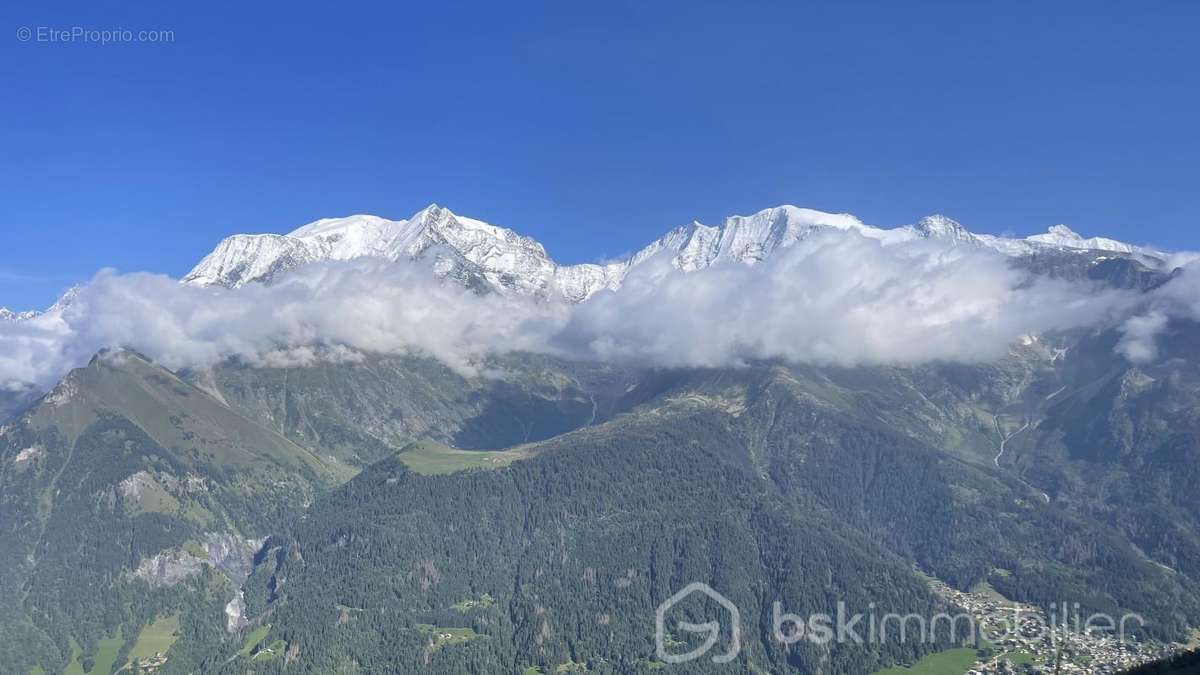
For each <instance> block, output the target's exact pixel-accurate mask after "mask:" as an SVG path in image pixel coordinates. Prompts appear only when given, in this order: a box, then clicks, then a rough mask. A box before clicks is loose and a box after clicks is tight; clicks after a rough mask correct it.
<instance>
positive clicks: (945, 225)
mask: <svg viewBox="0 0 1200 675" xmlns="http://www.w3.org/2000/svg"><path fill="white" fill-rule="evenodd" d="M913 229H914V230H916V232H917V234H919V235H921V236H922V237H925V238H927V239H946V240H950V241H972V240H974V238H975V235H973V234H971V233H970V232H969V231H967V228H965V227H963V226H962V224H961V223H959V222H958V221H957V220H954V219H953V218H950V217H948V216H943V215H942V214H940V213H935V214H933V215H929V216H925V217H924V218H922V219H920V220H918V221H917V223H916V225H914V226H913Z"/></svg>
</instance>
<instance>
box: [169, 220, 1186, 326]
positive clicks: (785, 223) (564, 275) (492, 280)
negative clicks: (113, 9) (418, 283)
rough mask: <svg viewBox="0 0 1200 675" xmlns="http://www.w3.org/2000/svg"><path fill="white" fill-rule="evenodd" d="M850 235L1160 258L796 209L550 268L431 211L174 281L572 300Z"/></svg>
mask: <svg viewBox="0 0 1200 675" xmlns="http://www.w3.org/2000/svg"><path fill="white" fill-rule="evenodd" d="M829 229H833V230H852V231H855V232H858V233H860V234H862V235H863V236H866V237H871V238H874V239H878V240H880V241H881V242H883V243H884V244H894V243H899V242H904V241H912V240H916V239H935V240H940V241H944V242H950V243H953V244H954V245H964V246H977V247H981V248H990V249H994V250H996V251H999V252H1000V253H1003V254H1005V255H1008V256H1014V257H1015V256H1025V255H1031V254H1035V253H1039V252H1047V251H1059V252H1071V251H1107V252H1114V253H1119V254H1124V255H1129V256H1132V257H1136V258H1138V259H1139V260H1141V261H1143V262H1148V263H1149V264H1151V265H1152V266H1158V265H1161V259H1162V258H1163V257H1164V254H1162V253H1160V252H1158V251H1154V250H1151V249H1146V248H1141V247H1137V246H1132V245H1129V244H1125V243H1122V242H1118V241H1114V240H1111V239H1105V238H1102V237H1094V238H1090V239H1085V238H1083V237H1081V236H1080V235H1078V234H1076V233H1075V232H1073V231H1071V230H1070V229H1069V228H1067V227H1066V226H1065V225H1055V226H1053V227H1051V228H1050V230H1049V232H1047V233H1046V234H1039V235H1034V236H1031V237H1027V238H1024V239H1011V238H1005V237H998V236H994V235H986V234H974V233H971V232H969V231H968V230H967V229H966V228H964V227H963V226H962V225H960V224H959V223H957V222H955V221H954V220H952V219H950V218H947V217H946V216H941V215H934V216H928V217H925V218H922V219H921V220H920V221H918V222H917V223H915V224H913V225H906V226H903V227H898V228H893V229H882V228H877V227H872V226H870V225H866V224H864V223H863V222H862V221H860V220H859V219H857V218H855V217H854V216H852V215H849V214H844V213H840V214H835V213H825V212H823V211H816V210H813V209H804V208H798V207H795V206H779V207H775V208H771V209H765V210H763V211H759V212H758V213H755V214H753V215H749V216H732V217H730V218H727V219H725V222H724V223H723V224H721V225H719V226H710V225H704V224H702V223H699V222H693V223H691V224H688V225H683V226H680V227H677V228H675V229H673V230H671V231H670V232H668V233H667V234H666V235H664V236H663V237H661V238H660V239H658V240H656V241H654V242H652V243H650V244H649V245H648V246H646V247H645V248H643V249H642V250H640V251H638V252H637V253H635V254H634V255H632V256H630V257H628V258H626V259H624V260H621V261H617V262H612V263H607V264H581V265H559V264H557V263H555V262H554V260H552V259H551V258H550V256H549V255H547V253H546V249H545V248H543V247H542V245H541V244H540V243H538V242H537V241H535V240H534V239H532V238H530V237H525V236H522V235H520V234H517V233H516V232H514V231H512V230H509V229H506V228H503V227H498V226H495V225H491V224H488V223H485V222H483V221H480V220H475V219H473V218H467V217H464V216H460V215H457V214H455V213H453V212H451V211H450V210H449V209H446V208H442V207H439V206H437V205H436V204H434V205H430V206H428V207H426V208H424V209H422V210H421V211H419V212H417V213H416V214H414V215H413V216H412V217H411V218H408V219H405V220H387V219H385V218H380V217H378V216H369V215H355V216H350V217H347V218H326V219H322V220H318V221H316V222H313V223H309V224H308V225H305V226H303V227H301V228H299V229H297V230H294V231H293V232H290V233H288V234H284V235H280V234H257V235H253V234H238V235H234V236H231V237H229V238H227V239H225V240H224V241H222V242H221V243H220V244H219V245H218V246H217V248H216V249H215V250H214V251H213V252H212V253H210V254H209V255H208V256H206V257H205V258H204V259H203V260H201V261H200V264H198V265H197V266H196V267H195V269H193V270H192V271H191V272H190V273H188V274H187V276H185V277H184V279H183V281H184V282H185V283H188V284H193V285H200V286H211V285H219V286H226V287H230V288H236V287H239V286H242V285H244V284H247V283H250V282H269V281H271V280H272V279H273V278H275V277H276V276H277V275H279V274H281V273H283V272H285V271H287V270H289V269H292V268H294V267H296V266H298V265H302V264H305V263H309V262H314V261H320V260H350V259H354V258H361V257H379V258H384V259H387V260H392V261H397V262H399V261H405V260H413V259H419V258H423V257H425V256H429V255H432V256H433V257H434V260H435V263H436V264H435V269H437V270H438V272H439V273H440V274H443V275H446V276H451V277H454V278H457V279H459V280H461V281H462V282H463V283H467V284H469V285H474V284H480V285H482V286H486V287H488V288H491V289H494V290H497V291H499V292H503V293H514V294H520V295H534V296H538V297H550V296H556V295H557V296H561V297H563V298H565V299H567V300H569V301H571V302H580V301H582V300H585V299H587V298H588V297H590V296H591V295H593V294H595V293H596V292H598V291H600V290H603V289H614V290H615V289H616V288H618V287H619V286H620V285H621V282H622V280H623V279H624V278H625V276H626V274H628V272H629V270H630V269H632V268H633V267H635V266H637V265H639V264H641V263H642V262H644V261H646V260H647V259H649V258H650V257H651V256H654V255H655V254H658V253H663V252H666V253H668V254H670V255H671V257H672V262H673V264H674V265H675V266H676V267H678V268H680V269H682V270H684V271H689V272H690V271H695V270H700V269H704V268H706V267H709V266H710V265H713V264H715V263H718V262H722V261H735V262H740V263H745V264H754V263H756V262H759V261H762V260H764V259H766V258H767V257H769V256H770V255H771V254H772V253H773V252H775V251H776V250H778V249H780V248H785V247H788V246H791V245H793V244H795V243H796V242H798V241H801V240H803V239H804V238H806V237H808V236H810V235H811V234H813V233H814V232H818V231H822V230H829Z"/></svg>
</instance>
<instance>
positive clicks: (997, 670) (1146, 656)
mask: <svg viewBox="0 0 1200 675" xmlns="http://www.w3.org/2000/svg"><path fill="white" fill-rule="evenodd" d="M932 586H933V589H934V591H935V592H936V593H937V594H938V595H940V596H942V597H943V598H945V599H946V600H948V601H949V602H951V603H952V604H954V605H957V606H958V607H961V608H962V609H963V610H965V611H966V612H967V613H968V614H969V615H970V616H971V617H972V618H973V619H974V622H975V626H976V629H977V630H978V632H979V633H980V634H981V635H980V638H981V640H980V645H979V649H978V650H977V660H976V662H975V664H974V665H973V666H971V667H970V668H969V669H968V670H967V671H966V675H1017V674H1041V673H1045V674H1055V675H1114V674H1116V673H1120V672H1123V671H1125V670H1127V669H1129V668H1132V667H1134V666H1138V665H1141V664H1143V663H1147V662H1150V661H1154V660H1158V659H1161V658H1164V657H1168V656H1170V655H1172V654H1174V653H1177V652H1179V651H1182V650H1184V649H1186V648H1187V647H1188V646H1187V645H1183V644H1174V643H1162V642H1154V641H1148V640H1141V639H1138V637H1137V636H1135V635H1132V634H1130V633H1129V632H1128V631H1136V630H1137V628H1138V620H1139V617H1137V616H1136V615H1129V616H1126V617H1116V618H1111V619H1110V618H1109V617H1103V618H1094V617H1089V616H1088V615H1087V614H1086V613H1084V612H1082V611H1081V610H1079V609H1078V608H1077V607H1071V606H1069V605H1066V606H1060V607H1058V608H1057V609H1050V610H1046V609H1043V608H1039V607H1035V606H1033V605H1027V604H1022V603H1017V602H1012V601H1010V600H1007V599H1005V598H1004V597H1003V596H1001V595H1000V594H999V593H996V592H995V591H994V590H993V589H991V588H990V587H989V586H987V585H983V586H980V587H977V588H975V589H972V590H971V591H970V592H963V591H959V590H956V589H953V588H950V587H949V586H947V585H945V584H943V583H941V582H938V581H933V582H932ZM1122 618H1123V619H1125V626H1124V629H1125V631H1127V632H1124V633H1123V631H1122V626H1121V625H1120V622H1121V620H1122ZM1089 619H1092V621H1091V623H1089Z"/></svg>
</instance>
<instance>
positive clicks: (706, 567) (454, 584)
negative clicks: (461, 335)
mask: <svg viewBox="0 0 1200 675" xmlns="http://www.w3.org/2000/svg"><path fill="white" fill-rule="evenodd" d="M829 233H833V234H838V233H848V234H850V235H852V236H856V237H862V238H865V239H867V240H869V241H871V242H878V243H879V245H881V246H883V247H891V246H907V245H912V244H914V243H916V244H922V243H924V242H928V243H929V245H930V246H936V247H938V250H944V251H958V252H962V251H979V252H982V253H984V254H986V255H989V256H994V257H999V258H1000V259H1002V260H1003V261H1004V265H1005V266H1006V268H1007V269H1010V270H1013V271H1014V273H1015V274H1017V275H1018V276H1019V278H1020V279H1021V281H1022V283H1035V282H1038V281H1039V280H1055V281H1058V282H1062V283H1064V284H1071V285H1072V286H1073V287H1081V288H1087V289H1093V290H1094V292H1095V293H1102V292H1115V293H1119V294H1121V295H1122V297H1128V298H1131V300H1130V301H1129V303H1130V307H1133V306H1139V307H1140V305H1138V302H1139V298H1149V297H1152V295H1153V294H1155V293H1160V292H1163V291H1164V290H1167V289H1171V288H1174V287H1176V285H1177V284H1180V283H1183V282H1185V281H1190V278H1189V277H1190V275H1192V274H1197V273H1200V271H1197V270H1195V269H1193V268H1191V267H1188V266H1187V265H1184V264H1183V262H1184V258H1182V257H1180V256H1178V255H1176V254H1172V253H1169V252H1164V251H1158V250H1155V249H1153V248H1147V247H1139V246H1133V245H1128V244H1124V243H1121V242H1117V241H1113V240H1110V239H1104V238H1083V237H1081V236H1079V235H1077V234H1075V233H1074V232H1072V231H1071V230H1070V229H1068V228H1066V227H1065V226H1061V225H1060V226H1055V227H1052V228H1050V230H1049V231H1048V232H1047V233H1046V234H1041V235H1035V236H1031V237H1028V238H1019V239H1018V238H1004V237H998V236H992V235H985V234H976V233H972V232H969V231H968V230H967V229H965V228H964V227H962V226H961V225H959V224H958V223H956V222H954V221H953V220H951V219H949V218H946V217H944V216H931V217H927V218H924V219H922V220H920V221H919V222H917V223H916V224H913V225H908V226H904V227H899V228H895V229H880V228H875V227H872V226H869V225H866V224H864V223H862V222H860V221H859V220H858V219H856V218H854V217H853V216H849V215H845V214H829V213H823V212H820V211H814V210H809V209H802V208H796V207H791V206H782V207H777V208H772V209H768V210H765V211H761V212H758V213H755V214H753V215H751V216H744V217H743V216H738V217H732V218H729V219H727V220H725V221H724V222H723V223H722V224H720V225H717V226H708V225H703V224H700V223H692V224H690V225H685V226H682V227H678V228H676V229H673V230H671V231H669V232H668V233H667V234H666V235H664V236H663V237H662V238H660V239H658V240H656V241H654V242H652V243H651V244H649V245H648V246H646V247H645V248H643V249H641V250H640V251H638V252H636V253H634V254H632V255H630V256H628V257H626V258H623V259H621V260H618V261H614V262H607V263H603V264H577V265H560V264H557V263H556V262H554V260H553V259H551V257H550V256H549V255H548V254H547V253H546V251H545V249H544V248H543V247H542V246H541V244H539V243H538V242H536V241H534V240H533V239H531V238H528V237H525V236H522V235H520V234H517V233H516V232H514V231H512V230H508V229H505V228H501V227H497V226H494V225H490V224H487V223H484V222H482V221H479V220H475V219H471V218H466V217H462V216H458V215H455V214H454V213H452V212H451V211H449V210H447V209H445V208H442V207H438V206H429V207H427V208H425V209H423V210H421V211H420V212H418V213H416V214H415V215H413V216H412V217H410V218H408V219H404V220H387V219H384V218H379V217H375V216H365V215H356V216H350V217H347V218H336V219H325V220H318V221H316V222H313V223H310V224H308V225H305V226H303V227H301V228H299V229H297V230H295V231H293V232H291V233H289V234H286V235H279V234H239V235H234V236H231V237H229V238H227V239H225V240H224V241H222V242H220V243H219V244H217V246H216V248H215V249H214V250H213V251H212V252H211V253H210V254H208V255H207V256H205V257H204V258H203V259H202V260H201V261H200V262H199V264H197V265H196V267H195V268H194V269H193V270H192V271H191V272H189V273H188V274H187V275H185V276H184V277H183V278H182V279H181V281H180V283H182V284H184V285H186V286H188V287H192V288H197V289H201V290H204V292H213V293H227V294H228V293H232V294H237V293H247V292H252V290H253V289H255V288H260V287H271V286H272V285H277V284H280V283H281V282H283V281H284V280H286V279H288V278H290V276H291V275H295V274H298V273H302V272H303V270H305V269H313V266H319V265H322V264H326V263H331V262H333V263H336V262H338V261H354V260H358V259H374V260H376V261H379V260H382V261H384V262H385V263H386V264H387V265H394V266H397V267H412V266H421V268H422V269H426V268H427V269H428V270H430V271H431V273H432V274H433V276H434V277H435V281H434V282H433V283H437V284H446V285H456V286H462V287H465V288H467V289H469V290H470V293H471V294H472V295H473V296H474V295H478V296H481V297H490V296H497V297H501V298H520V299H522V302H529V303H535V304H536V303H543V304H547V305H549V304H562V305H565V306H569V307H578V306H585V305H586V304H587V303H592V302H598V301H602V300H603V299H604V298H609V297H613V296H614V295H615V294H619V293H622V292H623V290H622V289H623V286H624V285H625V284H626V283H627V282H629V280H630V279H631V278H633V277H632V276H631V275H635V274H637V272H638V270H639V269H644V266H647V265H650V264H653V262H654V261H658V262H661V261H664V260H666V261H668V262H669V263H670V266H671V267H672V268H673V269H676V270H679V271H680V273H682V274H685V275H688V276H685V278H694V279H697V280H699V279H701V278H704V277H703V276H702V275H705V274H707V273H709V271H713V270H716V271H719V270H721V269H728V268H735V269H742V267H744V266H749V267H754V266H758V265H762V264H764V263H766V262H768V261H770V260H771V259H773V258H774V257H775V256H779V255H782V254H783V253H784V252H786V251H788V250H789V249H792V248H793V247H796V246H799V245H802V243H803V242H806V241H809V240H811V239H812V238H814V237H820V236H825V235H827V234H829ZM639 283H642V280H639ZM78 297H84V292H83V291H80V295H79V296H78ZM79 302H83V300H78V299H77V296H76V294H74V293H68V294H67V295H66V296H64V298H63V299H62V300H60V301H59V303H57V304H56V305H55V306H54V307H52V308H50V309H48V310H46V311H45V312H25V313H20V314H18V313H15V312H10V311H8V310H0V322H4V323H6V324H8V325H9V326H21V325H28V326H34V325H35V323H36V322H45V323H46V325H51V324H52V323H53V322H55V321H60V320H62V321H65V320H67V319H69V318H70V314H71V312H72V311H75V310H77V309H78V307H77V303H79ZM1133 312H1134V310H1133V309H1129V310H1127V311H1126V310H1122V311H1121V312H1118V313H1117V314H1114V315H1113V316H1112V317H1109V318H1106V319H1105V320H1102V321H1098V322H1096V323H1094V324H1091V325H1086V326H1071V327H1063V328H1058V329H1054V330H1046V331H1042V332H1037V333H1031V334H1026V335H1022V336H1021V337H1020V339H1018V340H1015V341H1014V342H1013V343H1012V344H1011V345H1009V347H1008V349H1007V353H1004V354H1002V355H1000V356H999V357H997V358H989V359H949V358H947V359H925V360H911V361H905V360H896V361H894V362H869V363H853V364H852V363H831V362H828V361H807V360H805V359H791V358H747V359H744V360H742V361H741V362H739V363H736V364H729V363H717V364H703V363H694V364H688V365H678V364H674V365H671V366H669V367H668V366H666V365H662V364H657V363H655V362H653V360H647V359H636V358H633V359H622V358H610V359H598V358H584V357H583V356H580V355H576V354H572V353H570V352H568V351H564V350H536V349H528V350H526V349H514V350H494V351H488V352H486V353H483V354H482V355H481V356H480V357H479V360H478V363H475V364H474V367H472V368H470V369H464V368H462V367H459V366H458V365H457V364H454V363H447V362H446V361H445V360H444V359H439V358H437V356H435V355H434V354H431V353H427V352H426V351H422V350H420V349H413V350H404V351H384V350H379V351H372V350H366V349H361V348H355V349H350V348H346V347H344V346H339V345H331V344H325V345H322V349H323V350H324V351H322V350H317V351H316V352H315V354H316V355H315V356H314V357H313V358H307V359H302V360H293V361H289V362H280V361H270V360H253V359H247V358H244V357H241V356H237V355H229V356H222V357H221V358H218V359H214V360H209V361H207V362H197V363H189V364H185V365H183V366H179V365H178V364H174V365H173V366H172V367H170V368H168V367H167V366H166V365H164V362H163V360H162V359H157V358H154V357H152V356H150V355H147V354H146V353H144V351H143V350H139V349H137V348H136V347H134V346H132V345H131V344H110V345H106V347H105V348H104V349H101V350H99V351H97V352H96V353H94V354H89V355H88V357H89V358H90V360H89V359H83V360H81V361H80V362H79V363H76V364H72V365H74V366H76V367H74V368H73V369H70V370H69V372H67V374H66V375H65V376H63V377H62V378H61V379H60V380H59V381H57V383H56V384H54V385H53V386H50V387H47V386H42V385H39V384H38V383H34V382H30V383H24V384H20V383H13V384H10V385H8V386H6V387H5V388H3V389H0V594H2V597H3V598H4V601H3V602H0V635H2V636H3V637H4V639H2V640H0V672H2V673H14V674H26V673H69V674H71V675H79V674H81V673H86V674H88V675H97V674H99V675H112V674H113V673H117V672H128V673H151V672H153V673H162V674H164V675H166V674H171V673H206V674H207V673H228V674H247V673H256V674H257V673H453V674H458V673H524V674H526V675H529V674H532V673H542V674H544V675H548V674H550V673H576V672H578V673H585V672H586V673H641V672H650V671H660V670H661V671H666V672H680V673H705V672H712V673H717V672H743V673H821V674H823V675H824V674H830V675H831V674H835V673H836V674H847V675H863V674H866V673H878V672H886V673H888V674H889V675H891V674H893V673H904V672H939V673H941V672H956V673H965V672H967V671H968V669H973V672H979V673H1001V672H1047V673H1049V672H1061V673H1115V672H1120V671H1121V670H1123V669H1124V668H1127V667H1132V666H1135V665H1137V664H1140V663H1142V662H1145V661H1149V660H1151V659H1154V658H1157V657H1160V656H1163V655H1166V654H1168V653H1171V652H1173V651H1177V650H1181V649H1183V648H1184V645H1186V644H1187V643H1189V642H1190V641H1191V640H1193V639H1194V636H1195V633H1194V630H1195V629H1196V628H1197V627H1198V626H1200V323H1197V322H1196V321H1194V320H1193V319H1191V318H1188V317H1186V316H1174V315H1172V316H1166V315H1154V316H1161V321H1162V324H1163V325H1161V326H1158V329H1159V330H1158V341H1157V346H1156V350H1155V351H1154V353H1153V354H1143V355H1140V356H1139V355H1135V354H1133V353H1131V352H1130V350H1129V349H1126V348H1123V347H1122V345H1124V344H1126V343H1127V341H1128V338H1129V330H1130V329H1129V323H1128V321H1129V320H1130V318H1131V316H1132V315H1133ZM63 317H66V318H65V319H64V318H63ZM712 321H713V322H720V321H722V317H720V316H716V317H713V318H712ZM14 330H15V329H14ZM0 361H3V356H0ZM693 582H703V583H705V584H708V585H709V586H711V587H712V588H714V589H716V590H717V591H719V592H720V593H721V594H722V595H724V596H725V597H726V598H727V599H728V600H729V601H731V602H732V603H733V604H735V605H736V606H737V608H738V609H739V610H740V615H739V616H740V624H739V627H740V635H741V644H740V646H741V652H740V654H739V655H738V657H737V659H736V660H734V661H733V662H732V663H729V664H722V663H716V662H714V661H713V660H712V659H711V658H709V657H704V658H701V659H698V660H695V661H691V662H688V663H686V664H679V665H674V664H671V663H668V662H666V661H664V659H663V658H662V655H661V654H660V653H659V651H658V650H657V649H656V640H655V614H656V608H658V607H659V606H660V604H661V603H663V602H664V601H665V600H667V599H668V598H670V597H671V596H672V595H673V594H674V593H676V591H679V590H680V589H683V588H685V587H686V586H687V585H688V584H691V583H693ZM777 602H778V603H780V605H782V606H783V607H785V608H786V609H787V610H788V611H791V612H803V613H810V612H824V613H830V614H834V613H836V612H837V610H838V607H839V603H841V605H842V606H843V607H844V608H845V610H846V611H848V612H851V613H866V612H871V611H878V612H880V613H885V612H886V613H896V614H899V615H919V616H930V615H933V614H935V613H938V612H950V613H956V612H967V613H971V614H973V615H977V616H978V617H979V618H980V619H981V621H983V622H984V623H986V622H987V620H989V619H990V618H991V617H990V616H989V614H988V613H989V612H996V611H998V610H997V609H996V608H997V607H999V608H1004V607H1010V606H1022V607H1026V606H1027V607H1041V608H1045V607H1049V606H1052V605H1061V603H1063V602H1067V603H1070V605H1071V607H1073V608H1074V609H1073V610H1072V611H1073V612H1076V613H1078V614H1080V615H1082V616H1084V617H1087V616H1089V615H1091V614H1094V613H1104V614H1107V615H1111V616H1122V615H1126V614H1129V613H1136V614H1137V615H1138V616H1139V617H1141V618H1142V619H1144V621H1142V622H1139V624H1138V626H1137V629H1136V631H1135V634H1134V636H1133V638H1135V639H1132V640H1131V641H1130V642H1128V643H1117V642H1116V641H1115V640H1114V639H1112V638H1108V637H1105V638H1098V639H1084V638H1085V637H1087V636H1078V638H1079V639H1072V640H1067V639H1065V638H1063V639H1060V640H1058V641H1054V640H1050V641H1047V642H1039V641H1037V640H1034V639H1031V638H1028V637H1023V636H1017V637H1013V638H1009V641H1008V642H1002V641H1000V640H999V639H993V640H991V641H985V642H981V643H979V644H973V645H972V646H969V647H964V646H963V640H964V638H965V637H967V636H966V635H964V634H963V632H962V631H961V630H960V627H958V626H956V625H947V626H943V627H942V629H940V630H936V631H933V633H932V634H930V635H929V636H928V638H929V639H926V640H921V641H914V640H905V639H903V636H902V634H895V633H893V634H891V635H888V636H886V637H884V638H882V639H879V640H865V641H855V640H835V641H830V642H825V643H820V642H813V641H797V642H794V643H791V644H785V643H782V642H780V641H779V640H778V639H776V636H775V634H774V628H775V626H774V614H773V608H774V607H775V603H777ZM712 608H713V605H712V603H709V604H708V605H705V604H702V603H697V604H695V605H694V606H692V605H688V606H682V605H681V606H680V607H679V608H677V610H678V611H680V612H682V613H683V615H684V618H685V619H689V620H692V621H695V622H697V623H700V622H702V621H705V620H707V619H708V618H711V614H709V613H707V612H708V611H709V610H712ZM700 637H701V636H700V635H698V634H690V633H688V632H686V631H676V632H673V633H672V634H671V635H670V636H669V640H668V642H670V643H671V645H672V646H673V647H674V649H675V650H676V651H678V652H684V651H687V649H688V645H691V646H696V645H698V644H699V642H700ZM692 642H695V643H696V645H692V644H691V643H692ZM1064 644H1065V645H1066V647H1064V646H1063V645H1064ZM938 659H941V661H940V663H943V664H944V663H947V662H952V661H953V660H954V659H959V660H962V661H963V665H962V667H961V668H960V669H959V670H954V671H952V670H945V669H942V670H920V668H922V667H925V668H929V667H930V666H929V665H928V664H930V663H932V662H935V661H937V660H938ZM922 664H924V665H922ZM904 666H914V670H912V671H909V670H889V669H891V668H893V667H904ZM939 667H942V668H944V667H945V666H944V665H943V666H939Z"/></svg>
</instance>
